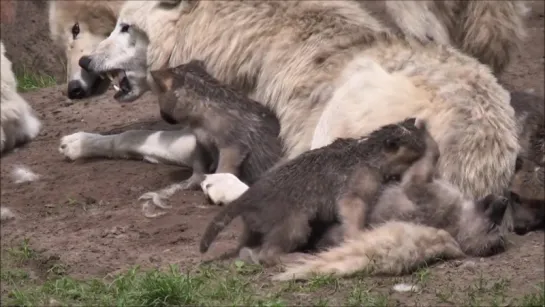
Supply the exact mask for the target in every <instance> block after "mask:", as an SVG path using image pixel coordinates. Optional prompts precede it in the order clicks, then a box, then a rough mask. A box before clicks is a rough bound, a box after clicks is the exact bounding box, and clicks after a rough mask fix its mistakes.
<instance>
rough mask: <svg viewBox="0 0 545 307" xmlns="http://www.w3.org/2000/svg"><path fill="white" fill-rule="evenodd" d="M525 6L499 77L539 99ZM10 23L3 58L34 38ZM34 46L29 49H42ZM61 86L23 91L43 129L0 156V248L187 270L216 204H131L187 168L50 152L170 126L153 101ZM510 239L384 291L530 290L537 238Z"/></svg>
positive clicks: (540, 251)
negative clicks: (519, 32) (473, 286)
mask: <svg viewBox="0 0 545 307" xmlns="http://www.w3.org/2000/svg"><path fill="white" fill-rule="evenodd" d="M27 2H28V3H27ZM19 5H20V7H34V8H40V7H41V5H43V1H21V2H20V3H19ZM532 8H533V11H532V13H531V14H532V15H531V19H530V22H529V34H530V38H529V40H528V43H527V44H526V45H525V47H524V48H523V50H522V51H521V53H520V54H518V55H517V56H516V59H515V60H514V62H513V63H512V64H511V66H510V68H509V70H508V71H507V72H506V73H505V74H504V76H503V77H502V78H501V80H502V82H504V84H505V85H506V86H507V87H508V88H509V89H510V90H518V91H533V92H534V93H535V94H537V95H539V96H541V97H543V95H544V87H543V83H544V81H545V78H544V72H543V69H544V37H543V36H544V14H543V10H544V7H543V3H542V2H540V1H535V2H534V3H533V5H532ZM17 18H27V17H21V15H18V16H17ZM36 27H43V23H42V22H41V21H39V22H38V21H37V23H36ZM16 29H17V21H16V22H15V24H12V25H8V26H7V27H5V26H4V25H2V36H3V38H5V39H6V40H7V41H9V40H8V37H10V36H14V35H18V36H19V39H17V42H16V43H13V40H12V42H11V43H9V44H7V46H6V48H8V51H9V50H10V48H9V47H10V46H11V47H13V46H15V47H16V49H12V50H11V52H12V54H21V53H25V52H26V50H28V48H30V47H29V46H31V45H33V44H34V43H33V41H32V39H33V37H34V36H33V34H28V35H29V37H28V39H29V40H30V41H28V40H26V39H25V37H27V36H25V35H27V34H20V32H17V30H16ZM29 31H30V30H27V31H26V32H29ZM23 41H24V43H23ZM40 46H41V45H39V44H38V45H36V46H33V47H32V48H40V49H41V50H44V48H43V47H40ZM18 48H19V49H18ZM45 50H47V48H45ZM44 56H46V55H44ZM51 57H52V58H53V57H54V56H51ZM24 60H25V59H24V58H21V59H20V60H19V61H24ZM39 61H40V63H44V62H42V60H39ZM47 64H48V65H53V66H54V65H57V64H55V63H54V62H47ZM64 86H65V85H61V86H59V87H55V88H49V89H43V90H39V91H36V92H31V93H26V94H24V97H25V98H26V99H27V100H28V101H29V103H30V104H31V105H32V106H33V107H34V108H35V110H36V111H37V112H38V114H39V115H40V117H41V118H42V120H43V123H44V125H45V127H44V129H43V131H42V132H41V134H40V135H39V137H38V138H37V139H36V140H35V141H33V142H32V143H31V144H29V145H28V146H26V147H24V148H21V149H19V150H18V151H16V152H14V153H12V154H10V155H7V156H5V157H3V158H2V160H1V205H2V207H9V208H11V209H12V210H13V211H14V212H15V214H16V219H14V220H11V221H8V222H7V223H4V222H3V223H2V225H1V235H2V236H1V238H2V240H1V245H2V246H3V247H4V246H11V245H13V244H17V243H18V242H21V241H22V240H23V239H24V238H29V239H30V244H31V245H32V246H33V248H35V249H37V250H39V251H41V252H42V253H43V254H44V255H49V256H53V257H55V258H58V259H59V261H60V262H62V263H63V264H64V265H65V267H66V268H67V273H68V274H70V275H72V276H76V277H89V276H105V275H106V274H110V273H115V272H119V271H121V270H123V269H125V268H127V267H130V266H132V265H135V264H140V265H143V266H147V267H156V266H162V265H165V264H171V263H177V264H179V265H180V266H181V267H182V268H187V269H189V268H191V267H193V266H194V265H195V264H197V263H199V262H201V261H202V260H203V257H202V256H201V255H200V254H199V251H198V246H197V245H198V241H199V239H200V235H201V234H202V232H203V230H204V227H205V226H206V224H207V223H208V221H209V220H210V219H211V217H212V216H213V215H214V214H215V213H216V212H218V210H219V208H217V207H215V206H212V205H209V204H208V202H207V201H206V199H205V198H204V197H203V194H202V192H200V191H195V192H179V193H177V194H176V195H175V196H173V197H172V198H171V199H170V201H169V203H170V204H171V205H173V208H172V209H170V210H169V211H168V212H167V214H166V215H164V216H162V217H159V218H157V219H147V218H145V217H144V216H143V215H142V213H141V211H140V204H139V203H138V202H137V198H138V197H139V196H140V195H141V194H142V193H144V192H147V191H151V190H156V189H159V188H161V187H164V186H166V185H168V184H170V183H172V182H174V181H176V180H181V179H184V178H186V177H187V176H189V173H188V170H187V169H183V168H180V167H175V166H167V165H154V164H149V163H145V162H142V161H128V160H127V161H122V160H95V161H86V162H67V161H65V160H64V159H63V157H62V156H61V155H60V154H59V152H58V146H59V141H60V137H61V136H63V135H67V134H70V133H74V132H77V131H86V132H101V133H113V132H120V131H125V130H128V129H135V128H149V129H163V128H166V129H171V127H169V126H168V125H166V124H164V123H162V122H161V120H160V118H159V116H158V112H157V107H156V104H155V101H154V99H153V97H151V96H150V95H146V96H145V97H144V98H142V99H140V100H139V101H138V102H135V103H132V104H119V103H117V102H115V101H114V100H113V99H112V98H111V97H112V96H113V93H112V92H108V93H107V94H106V95H104V96H102V97H98V98H91V99H88V100H85V101H71V100H69V99H68V98H66V97H64V96H63V94H62V91H63V90H64ZM17 165H25V166H27V167H29V168H30V169H31V170H32V171H33V172H35V173H37V174H39V175H41V178H40V179H39V180H38V181H36V182H31V183H22V184H16V183H15V182H14V180H13V178H12V176H11V172H12V170H13V168H14V167H15V166H17ZM239 230H240V223H239V222H238V221H236V222H235V223H233V225H232V226H230V227H229V228H228V230H226V231H225V232H223V233H222V234H221V235H220V236H219V238H218V240H217V241H216V243H215V245H214V246H213V247H212V248H211V250H210V252H209V255H207V256H206V258H210V257H211V256H214V255H219V254H220V253H222V252H225V251H227V250H229V249H230V248H233V247H234V246H235V244H236V238H237V234H238V233H239ZM510 242H511V244H510V247H509V248H508V250H507V251H506V252H505V253H502V254H499V255H496V256H493V257H490V258H484V259H472V260H470V261H462V262H459V261H458V262H457V261H454V262H450V263H444V264H440V265H437V266H434V267H432V268H431V269H430V271H431V274H432V275H433V279H432V280H433V283H432V284H431V285H430V286H429V287H428V288H427V289H425V290H423V291H422V293H420V294H419V295H418V297H416V296H411V295H409V294H399V293H397V294H392V295H393V296H394V298H395V299H396V300H397V301H398V302H400V303H401V304H403V305H406V304H414V303H419V304H425V305H430V304H439V302H437V293H439V292H448V291H453V290H452V289H462V288H463V287H465V286H466V285H467V284H468V283H471V282H473V281H475V280H477V279H478V278H480V277H482V276H486V277H487V278H488V279H490V280H500V279H506V280H509V282H510V287H509V289H508V290H505V291H507V292H508V294H507V295H513V296H515V295H518V294H521V293H526V292H528V291H531V290H532V289H533V287H534V286H535V285H536V284H537V283H539V282H540V281H543V280H544V274H545V272H544V248H545V245H544V234H543V233H542V232H536V233H531V234H528V235H526V236H515V235H513V236H511V237H510ZM468 263H470V265H468ZM370 280H373V281H376V285H377V286H376V287H378V288H379V290H380V288H381V287H382V288H384V289H388V287H390V288H391V285H392V284H393V283H394V280H393V279H391V280H389V279H380V278H373V279H370Z"/></svg>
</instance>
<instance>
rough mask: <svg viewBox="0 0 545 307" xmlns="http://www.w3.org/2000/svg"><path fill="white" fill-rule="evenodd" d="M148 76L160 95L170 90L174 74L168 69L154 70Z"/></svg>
mask: <svg viewBox="0 0 545 307" xmlns="http://www.w3.org/2000/svg"><path fill="white" fill-rule="evenodd" d="M150 74H151V77H152V78H153V81H154V82H155V84H157V86H158V87H159V89H160V91H161V92H162V93H164V92H168V91H170V90H171V89H172V85H173V83H174V77H175V74H174V73H173V72H172V71H171V70H170V69H162V70H154V71H151V72H150Z"/></svg>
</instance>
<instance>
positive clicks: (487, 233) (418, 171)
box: [273, 137, 509, 280]
mask: <svg viewBox="0 0 545 307" xmlns="http://www.w3.org/2000/svg"><path fill="white" fill-rule="evenodd" d="M439 157H440V152H439V147H438V145H437V143H435V141H434V140H433V139H432V138H431V137H428V138H427V139H426V153H425V154H424V155H423V157H422V158H421V159H420V160H418V161H417V162H415V163H414V164H413V165H412V166H411V167H410V168H409V169H408V170H407V171H406V172H405V174H404V175H403V176H402V179H401V182H399V183H397V182H395V183H393V182H390V183H388V184H386V185H385V186H384V188H383V190H382V191H381V193H380V196H379V197H378V199H377V200H376V202H373V203H368V204H366V206H365V207H364V210H365V213H364V215H363V217H364V218H363V219H361V220H359V221H361V222H360V224H359V225H356V226H353V227H358V228H366V229H367V230H366V231H365V230H364V231H359V232H358V233H354V232H351V233H349V234H348V235H347V234H345V238H347V239H348V240H346V241H345V242H342V243H341V244H340V245H339V246H337V247H333V248H331V249H330V250H327V251H324V252H322V253H319V254H317V255H316V256H310V257H309V258H306V259H303V260H302V262H301V263H299V264H292V265H288V267H287V270H286V271H285V272H284V273H282V274H279V275H277V276H275V277H273V279H275V280H288V279H305V278H309V277H310V276H312V275H313V274H333V275H336V276H346V275H350V274H353V273H356V272H359V271H370V272H372V273H383V274H400V273H404V272H407V271H410V270H412V269H414V268H416V267H418V266H419V265H422V264H424V263H427V262H430V261H433V260H434V259H435V258H456V257H462V256H463V255H471V256H478V257H479V256H480V257H482V256H489V255H492V254H495V253H497V252H499V251H501V250H503V249H504V245H505V241H504V236H505V234H506V228H505V227H504V225H505V224H504V223H503V220H504V216H505V212H506V209H507V207H508V203H509V200H508V199H507V198H505V197H502V196H497V195H493V194H489V195H487V196H485V197H483V198H481V199H479V200H477V201H473V200H470V199H468V198H466V197H465V196H464V195H463V194H462V193H461V192H460V190H459V189H458V188H457V187H455V186H454V185H452V184H450V183H448V182H447V181H445V180H442V179H437V178H434V174H435V171H436V167H437V162H438V160H439ZM349 187H350V186H349ZM339 205H340V206H341V207H340V208H339V209H340V210H341V212H342V210H343V208H342V205H343V204H342V203H341V202H339ZM360 210H361V209H360ZM344 211H345V212H346V215H347V216H358V214H357V210H354V209H353V208H345V209H344ZM353 219H355V218H353Z"/></svg>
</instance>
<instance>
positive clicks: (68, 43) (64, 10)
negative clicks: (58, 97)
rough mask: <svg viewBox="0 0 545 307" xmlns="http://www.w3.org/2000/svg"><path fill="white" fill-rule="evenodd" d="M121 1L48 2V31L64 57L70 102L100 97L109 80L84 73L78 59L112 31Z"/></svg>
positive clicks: (54, 0) (53, 0)
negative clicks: (93, 96) (63, 53)
mask: <svg viewBox="0 0 545 307" xmlns="http://www.w3.org/2000/svg"><path fill="white" fill-rule="evenodd" d="M123 3H124V1H77V0H76V1H60V0H51V1H50V2H49V31H50V36H51V39H52V40H53V41H54V42H55V44H57V45H58V46H60V47H61V48H63V49H64V51H65V53H66V60H67V69H66V73H67V76H66V79H67V82H68V89H67V94H68V97H69V98H70V99H81V98H86V97H89V96H92V95H100V94H102V93H104V92H105V91H106V89H107V88H108V85H109V80H107V79H102V78H100V77H99V75H98V74H95V73H92V72H89V71H86V70H84V69H82V68H81V67H80V66H79V65H78V61H79V59H80V58H81V57H82V56H84V55H87V54H89V53H91V51H93V49H94V48H95V47H96V46H97V45H98V44H99V43H100V42H101V41H103V40H104V39H106V38H107V37H108V35H109V34H110V32H112V30H113V29H114V26H115V23H116V19H117V16H118V15H119V11H120V10H121V5H122V4H123Z"/></svg>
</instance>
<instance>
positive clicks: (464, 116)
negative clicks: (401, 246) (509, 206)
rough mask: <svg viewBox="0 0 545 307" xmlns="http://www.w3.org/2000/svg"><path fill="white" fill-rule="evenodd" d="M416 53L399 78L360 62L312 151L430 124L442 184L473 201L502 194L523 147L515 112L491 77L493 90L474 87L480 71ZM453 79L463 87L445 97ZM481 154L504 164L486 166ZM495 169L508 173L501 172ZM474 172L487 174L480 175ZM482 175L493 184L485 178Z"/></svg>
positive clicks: (349, 72) (350, 70)
mask: <svg viewBox="0 0 545 307" xmlns="http://www.w3.org/2000/svg"><path fill="white" fill-rule="evenodd" d="M414 49H415V50H414V51H411V52H410V53H409V54H410V55H409V54H405V56H410V59H408V60H407V63H405V68H404V69H402V70H400V71H395V70H394V71H393V72H388V71H387V70H385V69H384V68H383V67H381V66H380V65H379V64H378V63H377V62H375V61H373V60H371V59H369V58H364V57H360V58H355V59H354V60H353V61H352V62H351V63H350V65H348V66H347V68H346V70H345V71H344V72H343V74H342V75H341V78H340V80H339V82H340V83H341V84H343V86H340V87H339V89H338V90H337V91H336V92H335V93H334V95H333V97H332V98H331V100H330V101H329V102H328V105H327V106H326V107H325V109H324V111H323V113H322V116H321V118H320V121H319V122H318V125H317V127H316V130H315V135H314V139H313V144H312V148H317V147H320V146H323V145H327V144H329V143H330V142H331V141H332V140H333V139H335V138H336V137H338V136H348V137H355V136H358V135H364V134H366V133H368V132H369V131H372V130H373V129H374V125H376V124H380V125H384V124H387V123H389V122H390V121H391V120H401V119H403V118H406V117H409V116H418V117H421V118H425V119H427V120H428V122H429V125H430V132H431V134H432V136H433V138H434V139H435V140H436V141H437V143H438V144H439V148H440V151H441V158H440V159H439V164H438V168H437V171H438V172H439V174H440V175H441V176H442V177H443V178H444V179H446V180H448V181H450V182H451V183H453V184H455V185H457V186H458V187H459V188H460V189H461V190H462V191H463V192H464V193H465V194H468V195H469V196H471V197H476V198H480V197H484V196H485V195H487V194H489V193H496V194H500V193H503V189H505V188H506V187H507V186H508V185H509V182H510V179H511V178H510V175H511V174H512V172H513V170H514V162H515V161H514V160H513V159H514V158H515V157H516V154H517V152H518V148H519V147H518V142H517V130H516V126H515V121H514V117H513V115H514V114H513V113H514V112H513V109H512V108H511V106H510V105H508V103H509V101H510V99H509V98H510V96H509V93H508V92H507V91H506V90H504V89H503V88H502V87H501V86H499V85H498V84H497V83H496V81H495V80H494V79H493V78H492V77H491V76H488V78H489V79H488V81H489V83H488V84H489V86H490V87H489V88H487V87H485V85H484V82H483V83H479V86H472V85H471V84H473V85H476V83H473V82H472V81H470V80H477V79H479V78H486V77H485V75H487V73H486V69H485V68H484V67H482V66H474V65H465V64H464V63H462V62H461V61H462V59H461V58H457V57H455V56H453V54H452V53H450V52H445V51H446V50H442V51H441V52H439V53H437V54H434V53H435V52H437V51H436V50H434V51H433V53H432V52H430V51H429V50H426V48H423V49H420V48H418V47H415V48H414ZM418 50H420V51H418ZM449 53H450V54H449ZM385 56H386V55H385ZM391 57H395V55H394V54H392V55H391ZM419 58H420V59H419ZM447 58H451V60H452V61H449V60H446V59H447ZM424 59H426V60H427V61H428V65H430V66H431V67H434V68H433V69H432V68H429V69H426V70H425V69H420V70H417V71H415V69H416V68H415V67H417V65H418V64H417V63H418V62H420V61H422V62H421V63H423V60H424ZM411 64H412V65H411ZM413 65H414V66H413ZM455 76H456V77H455ZM449 78H457V80H459V81H460V82H458V83H457V84H456V83H452V84H450V85H449V86H448V90H447V88H445V90H440V89H441V88H443V86H447V84H449V83H450V82H449V81H448V80H447V79H449ZM462 80H464V81H462ZM468 87H473V89H472V91H474V93H475V95H476V96H474V97H472V98H473V101H472V102H470V103H467V100H466V99H469V100H470V99H471V98H468V97H467V96H466V95H469V93H470V92H472V91H468ZM394 89H395V90H394ZM462 97H464V98H462ZM488 112H490V113H488ZM491 114H494V115H493V116H491ZM485 121H486V123H485ZM499 131H503V132H504V133H506V134H502V133H498V132H499ZM465 150H474V152H475V153H477V152H479V156H476V155H473V154H468V153H467V152H465V153H464V151H465ZM485 151H486V154H484V152H485ZM481 154H483V155H484V156H488V157H492V156H495V157H498V158H499V160H487V159H484V157H483V155H481ZM500 157H501V158H500ZM498 168H499V169H502V170H504V172H503V174H500V172H497V170H498ZM477 169H478V170H479V171H480V172H482V173H480V174H479V173H477ZM485 173H486V174H488V175H489V176H492V177H486V176H482V175H483V174H485ZM491 178H494V179H493V180H492V179H491ZM494 180H496V181H494ZM497 180H500V181H501V182H498V181H497Z"/></svg>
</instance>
